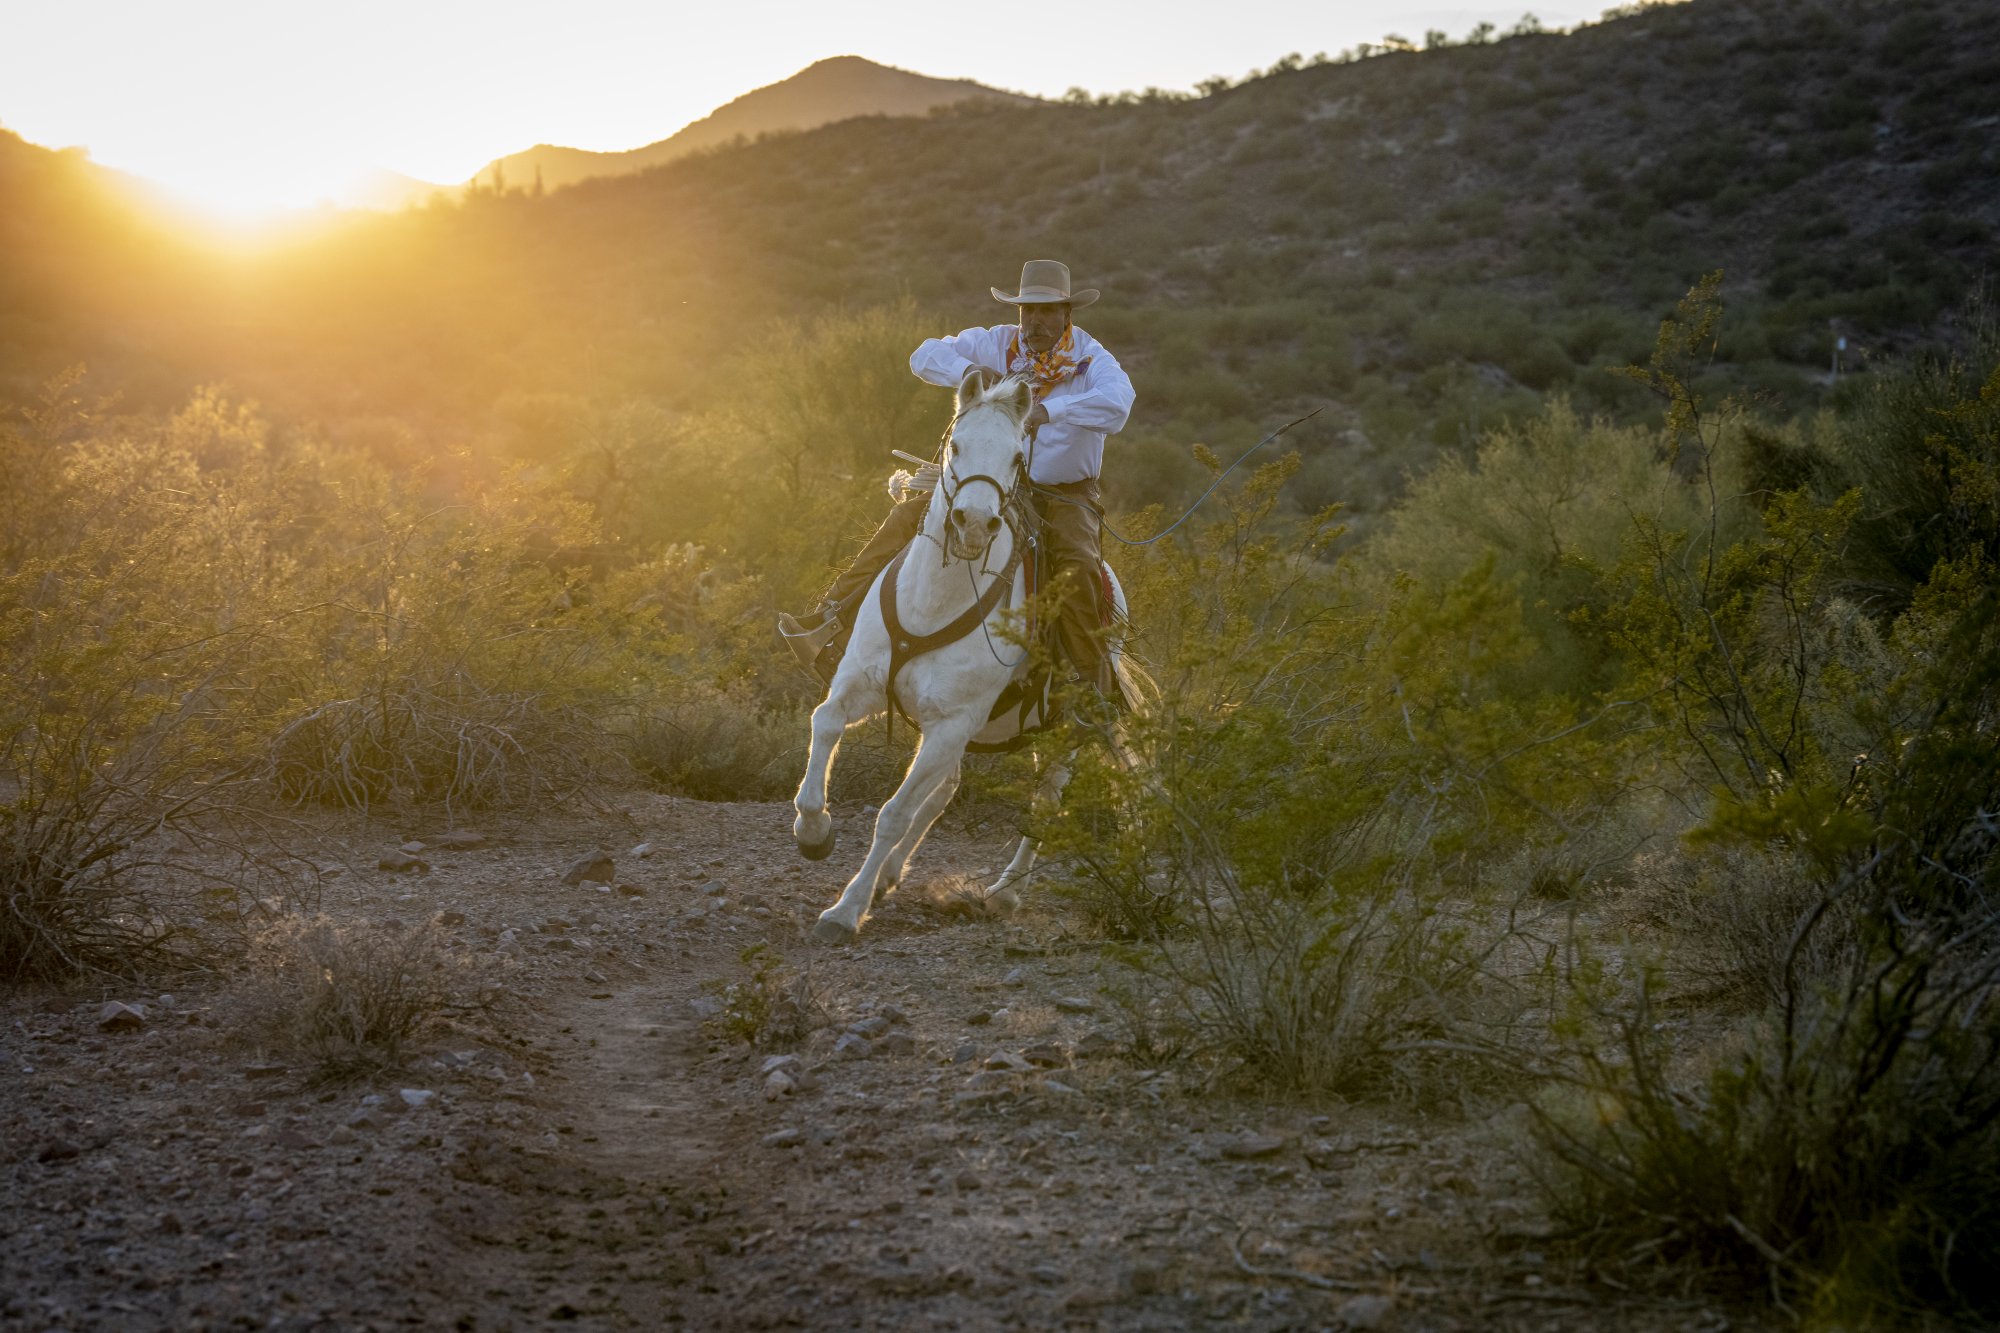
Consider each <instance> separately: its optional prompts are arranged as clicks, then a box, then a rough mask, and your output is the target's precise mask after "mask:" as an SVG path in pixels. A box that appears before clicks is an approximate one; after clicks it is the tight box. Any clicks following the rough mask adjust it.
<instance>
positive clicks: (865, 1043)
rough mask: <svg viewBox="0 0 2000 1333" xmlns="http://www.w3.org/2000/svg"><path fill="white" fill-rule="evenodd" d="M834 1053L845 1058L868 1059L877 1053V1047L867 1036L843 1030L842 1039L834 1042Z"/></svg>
mask: <svg viewBox="0 0 2000 1333" xmlns="http://www.w3.org/2000/svg"><path fill="white" fill-rule="evenodd" d="M833 1053H834V1055H836V1056H838V1057H839V1058H841V1059H843V1060H866V1059H867V1058H868V1057H869V1056H871V1055H873V1054H874V1053H875V1047H874V1044H873V1043H872V1042H870V1041H869V1040H868V1038H866V1037H862V1036H857V1035H856V1034H854V1033H852V1032H843V1033H841V1034H840V1040H839V1041H837V1042H835V1043H834V1044H833Z"/></svg>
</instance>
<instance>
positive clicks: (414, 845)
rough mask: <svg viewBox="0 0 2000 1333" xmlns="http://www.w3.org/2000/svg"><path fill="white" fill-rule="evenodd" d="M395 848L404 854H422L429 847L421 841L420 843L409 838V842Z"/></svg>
mask: <svg viewBox="0 0 2000 1333" xmlns="http://www.w3.org/2000/svg"><path fill="white" fill-rule="evenodd" d="M396 850H397V851H399V852H401V853H402V854H403V855H405V856H422V855H423V854H424V853H425V852H427V851H429V850H430V848H428V847H426V846H425V845H424V844H423V843H420V842H418V841H416V840H415V839H411V840H410V841H409V842H406V843H404V844H403V845H402V846H401V847H398V848H397V849H396Z"/></svg>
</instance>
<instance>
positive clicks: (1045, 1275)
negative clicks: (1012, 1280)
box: [1028, 1264, 1063, 1282]
mask: <svg viewBox="0 0 2000 1333" xmlns="http://www.w3.org/2000/svg"><path fill="white" fill-rule="evenodd" d="M1028 1276H1029V1277H1031V1278H1033V1279H1035V1281H1037V1282H1060V1281H1062V1280H1063V1271H1062V1269H1060V1268H1057V1267H1055V1266H1054V1265H1053V1264H1037V1265H1035V1266H1034V1267H1033V1268H1030V1269H1029V1270H1028Z"/></svg>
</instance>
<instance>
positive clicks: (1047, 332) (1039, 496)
mask: <svg viewBox="0 0 2000 1333" xmlns="http://www.w3.org/2000/svg"><path fill="white" fill-rule="evenodd" d="M991 290H992V292H993V296H994V299H995V300H999V301H1004V302H1006V303H1007V304H1008V305H1011V306H1015V307H1017V308H1018V309H1019V312H1020V314H1019V318H1018V322H1017V323H1013V324H996V325H994V326H992V327H991V328H983V329H981V328H972V329H966V330H965V331H964V332H962V333H957V334H953V335H951V336H950V337H945V338H931V339H928V340H926V341H925V342H924V344H923V345H922V346H920V347H918V348H917V350H916V351H915V352H913V353H912V354H911V355H910V369H911V370H912V371H914V372H915V373H916V375H917V378H918V379H921V380H923V381H924V382H925V383H927V384H936V385H940V386H943V387H945V388H957V387H959V385H960V384H961V383H962V382H963V381H964V380H965V378H966V377H967V376H968V375H970V374H972V373H973V372H974V371H980V372H984V373H985V374H986V375H989V376H991V377H993V378H995V379H997V378H999V377H1000V376H1003V375H1021V376H1025V377H1027V379H1028V381H1029V383H1030V385H1031V387H1032V391H1033V395H1034V406H1033V408H1032V409H1030V411H1029V413H1028V417H1027V422H1026V425H1027V427H1028V429H1029V430H1030V431H1031V432H1032V433H1033V447H1032V448H1031V449H1030V451H1029V458H1030V460H1031V462H1030V466H1029V470H1028V477H1029V480H1030V481H1031V482H1033V483H1034V485H1033V488H1032V492H1033V504H1034V507H1035V511H1036V514H1037V515H1038V517H1039V519H1040V525H1041V540H1042V543H1043V546H1044V549H1045V551H1046V552H1047V557H1048V566H1047V567H1048V570H1049V574H1050V577H1051V580H1052V582H1053V586H1054V587H1055V590H1056V595H1057V598H1058V602H1059V605H1060V608H1061V611H1060V614H1059V616H1058V618H1057V621H1056V640H1057V643H1058V645H1059V646H1060V647H1061V650H1062V653H1063V655H1064V656H1065V657H1066V658H1067V659H1068V660H1069V663H1070V666H1071V667H1072V668H1073V669H1074V670H1075V672H1076V673H1077V676H1078V677H1079V679H1081V680H1082V681H1083V682H1085V683H1087V684H1091V685H1094V686H1095V687H1096V689H1097V691H1098V693H1099V695H1100V696H1102V697H1105V698H1109V699H1115V698H1116V697H1117V691H1116V690H1115V689H1114V688H1113V683H1112V679H1111V659H1110V655H1109V653H1108V651H1107V649H1106V646H1105V638H1106V635H1107V631H1108V630H1109V628H1110V620H1111V617H1110V601H1109V599H1108V597H1107V594H1106V589H1105V583H1104V571H1103V547H1102V537H1101V532H1100V529H1101V526H1102V521H1103V510H1102V508H1101V507H1100V490H1099V486H1098V473H1099V472H1100V471H1101V470H1102V468H1103V465H1104V437H1105V436H1107V435H1114V434H1116V433H1117V432H1118V431H1119V430H1120V429H1122V428H1123V427H1124V425H1125V421H1126V419H1127V418H1128V417H1129V416H1131V414H1132V381H1131V380H1130V379H1129V378H1127V376H1126V374H1125V370H1124V368H1123V367H1121V366H1120V365H1119V364H1118V359H1117V358H1116V357H1114V356H1112V355H1111V353H1110V352H1108V351H1106V350H1105V349H1104V346H1103V344H1101V343H1099V342H1098V341H1097V340H1096V339H1095V338H1093V337H1091V336H1090V335H1089V334H1088V333H1085V332H1084V331H1083V330H1082V329H1080V328H1077V327H1076V325H1074V324H1073V323H1071V322H1070V312H1071V311H1073V310H1076V309H1079V308H1081V307H1083V306H1087V305H1089V304H1090V303H1091V302H1093V301H1095V300H1096V299H1097V295H1098V294H1097V290H1096V289H1095V288H1086V289H1084V290H1083V291H1080V292H1072V291H1071V290H1070V279H1069V268H1068V267H1067V266H1066V265H1063V264H1059V263H1057V262H1056V261H1055V260H1053V259H1031V260H1029V261H1028V262H1027V263H1025V264H1023V265H1022V266H1021V283H1020V290H1019V291H1017V292H1015V293H1013V294H1011V295H1010V294H1008V293H1006V292H1003V291H1001V290H1000V289H999V288H998V287H994V288H992V289H991ZM935 481H936V471H935V468H933V467H928V466H927V467H925V468H922V469H919V471H918V473H917V475H916V476H915V477H914V478H908V479H907V480H906V482H905V484H904V486H903V493H902V496H901V497H900V498H899V500H898V503H897V504H896V507H895V508H893V509H891V510H890V511H889V516H888V518H887V519H886V520H884V522H883V524H882V526H881V528H880V529H879V530H877V532H876V533H875V535H874V536H873V537H871V538H869V540H868V543H867V545H865V546H863V547H862V548H861V551H860V553H859V554H858V555H856V556H855V557H854V560H853V562H852V563H851V564H850V565H849V566H848V567H847V569H846V571H845V572H844V573H842V574H841V575H840V576H839V577H837V578H836V579H834V581H833V584H832V586H831V587H830V588H828V590H827V593H826V597H825V600H824V603H823V604H822V605H821V607H820V608H819V610H817V611H814V612H812V613H811V614H809V615H807V616H804V617H794V616H791V615H785V614H780V615H779V617H778V628H779V632H780V633H781V634H783V635H784V637H785V641H786V642H787V643H788V644H790V645H791V648H792V651H793V652H795V653H797V654H798V656H799V659H800V660H801V661H803V662H804V663H806V665H808V666H811V667H813V668H814V669H815V670H818V671H820V672H821V674H823V675H828V676H830V675H831V672H832V667H833V664H834V663H835V662H837V661H838V660H839V657H840V653H841V652H842V650H843V649H844V647H845V645H846V642H847V635H848V633H849V632H850V631H851V630H852V628H853V619H854V618H853V614H852V608H853V606H854V605H855V604H856V603H857V602H858V600H859V598H860V597H861V595H862V594H863V593H865V592H866V591H867V590H868V588H869V585H870V584H872V583H873V582H874V580H875V576H876V575H877V574H878V573H880V572H881V570H882V569H883V567H884V566H886V565H887V564H888V563H889V561H890V560H892V559H894V558H895V555H896V553H897V552H898V551H900V550H902V549H903V548H904V547H905V546H908V545H909V544H910V542H911V540H912V539H913V538H915V536H916V535H917V532H918V530H919V529H920V528H921V527H922V526H923V521H924V513H925V510H926V508H927V507H928V505H929V502H930V496H929V494H928V491H929V487H930V486H931V485H932V484H934V483H935ZM894 493H895V492H894V491H892V494H894Z"/></svg>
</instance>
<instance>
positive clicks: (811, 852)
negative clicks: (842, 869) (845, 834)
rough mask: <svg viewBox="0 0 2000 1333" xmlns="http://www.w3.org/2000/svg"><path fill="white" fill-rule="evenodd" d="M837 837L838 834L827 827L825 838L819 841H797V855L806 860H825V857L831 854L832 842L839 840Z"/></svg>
mask: <svg viewBox="0 0 2000 1333" xmlns="http://www.w3.org/2000/svg"><path fill="white" fill-rule="evenodd" d="M839 837H840V835H839V834H838V833H837V832H836V831H835V830H833V829H831V828H829V829H828V830H827V831H826V838H825V840H824V841H821V842H804V841H801V842H800V843H799V855H800V856H803V857H804V858H805V859H806V860H808V861H824V860H826V858H827V857H829V856H832V855H833V844H834V843H835V842H837V841H839Z"/></svg>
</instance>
